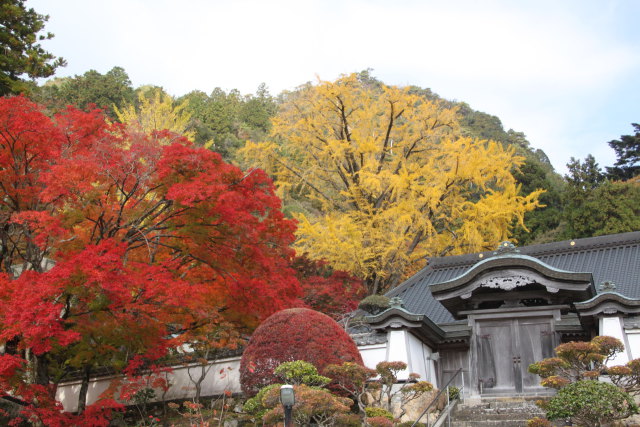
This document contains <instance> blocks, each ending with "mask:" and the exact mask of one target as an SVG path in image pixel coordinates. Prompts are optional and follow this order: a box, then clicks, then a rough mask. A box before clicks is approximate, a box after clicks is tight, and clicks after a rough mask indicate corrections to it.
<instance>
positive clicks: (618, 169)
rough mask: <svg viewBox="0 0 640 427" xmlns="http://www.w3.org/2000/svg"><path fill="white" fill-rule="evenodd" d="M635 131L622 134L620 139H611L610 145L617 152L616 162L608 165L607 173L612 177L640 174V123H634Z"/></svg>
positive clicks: (625, 177)
mask: <svg viewBox="0 0 640 427" xmlns="http://www.w3.org/2000/svg"><path fill="white" fill-rule="evenodd" d="M632 126H633V129H634V131H635V133H634V134H633V135H622V136H621V137H620V139H614V140H613V141H609V146H610V147H611V148H613V150H614V151H615V152H616V163H615V164H614V166H613V167H607V174H608V175H609V177H611V178H612V179H618V180H627V179H631V178H633V177H635V176H638V175H640V124H638V123H632Z"/></svg>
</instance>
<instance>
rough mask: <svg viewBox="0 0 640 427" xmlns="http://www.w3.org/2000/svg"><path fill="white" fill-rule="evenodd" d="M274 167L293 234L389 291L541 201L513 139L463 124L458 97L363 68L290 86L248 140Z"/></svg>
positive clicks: (486, 242) (256, 157) (259, 161)
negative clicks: (361, 73)
mask: <svg viewBox="0 0 640 427" xmlns="http://www.w3.org/2000/svg"><path fill="white" fill-rule="evenodd" d="M241 155H242V156H243V159H244V161H245V162H246V163H247V164H248V165H253V166H256V167H261V168H264V169H265V170H266V171H268V173H270V174H272V176H274V177H275V180H276V185H277V186H278V188H279V191H280V193H279V194H280V196H281V197H283V200H284V202H285V204H288V205H289V206H290V207H292V208H291V210H293V211H295V214H294V215H295V216H296V218H297V219H298V221H299V226H298V231H297V243H296V246H297V248H298V249H300V251H301V252H307V253H308V254H309V256H311V257H313V258H316V259H326V260H328V261H329V262H330V263H331V264H332V265H333V266H334V267H335V268H338V269H341V270H346V271H349V272H351V273H353V274H355V275H356V276H358V277H360V278H362V279H363V280H365V282H366V284H367V288H368V292H369V293H370V294H376V293H383V292H386V291H387V290H389V289H390V288H392V287H394V286H395V285H397V284H398V283H399V281H400V280H401V279H402V278H404V277H406V276H407V275H408V274H411V273H412V272H414V271H416V270H417V269H419V268H422V267H423V266H424V265H425V258H427V257H432V256H442V255H446V254H459V253H464V252H472V251H477V250H481V249H487V248H492V249H493V248H494V247H496V246H497V244H498V243H499V242H500V241H502V240H504V239H507V238H508V237H509V232H510V228H511V226H512V224H514V220H515V221H516V222H517V223H520V224H521V225H523V226H524V224H523V215H524V214H525V212H528V211H530V210H532V209H534V208H535V207H536V206H538V201H537V200H538V195H539V194H540V191H536V192H534V193H532V194H528V195H523V194H520V191H519V187H518V185H517V183H516V180H515V179H514V177H513V175H512V172H513V171H514V170H516V168H517V167H518V166H519V165H521V164H522V162H523V160H524V159H523V158H521V157H519V156H517V155H516V154H515V153H514V150H513V149H511V148H505V147H503V146H502V145H500V144H498V143H496V142H493V141H485V140H475V139H471V138H468V137H465V136H464V135H462V133H461V130H460V127H459V123H458V117H457V113H456V110H455V109H452V108H448V107H446V106H445V105H443V104H441V103H438V102H432V101H429V100H427V99H425V98H423V97H420V96H417V95H413V94H411V92H410V90H409V89H408V88H398V87H389V86H385V85H380V86H376V85H370V84H367V83H366V82H362V81H360V80H359V79H358V77H357V75H355V74H354V75H349V76H343V77H341V78H340V79H338V80H336V81H335V82H326V81H320V82H318V83H317V84H315V85H311V84H309V85H306V86H303V87H302V88H300V89H299V90H297V91H295V92H293V93H290V94H288V96H287V98H286V99H285V101H284V103H283V104H282V105H281V106H280V111H279V113H278V115H277V116H276V117H275V119H274V121H273V130H272V132H271V135H270V137H269V138H268V139H267V140H266V141H262V142H249V143H247V145H246V146H245V148H244V149H243V150H242V151H241Z"/></svg>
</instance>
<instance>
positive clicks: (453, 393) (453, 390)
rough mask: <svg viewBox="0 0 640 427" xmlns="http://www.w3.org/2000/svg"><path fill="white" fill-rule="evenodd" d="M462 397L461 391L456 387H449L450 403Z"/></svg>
mask: <svg viewBox="0 0 640 427" xmlns="http://www.w3.org/2000/svg"><path fill="white" fill-rule="evenodd" d="M459 397H460V389H459V388H458V387H456V386H453V385H451V386H449V401H450V402H451V401H453V400H456V399H458V398H459Z"/></svg>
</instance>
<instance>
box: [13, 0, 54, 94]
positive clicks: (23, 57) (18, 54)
mask: <svg viewBox="0 0 640 427" xmlns="http://www.w3.org/2000/svg"><path fill="white" fill-rule="evenodd" d="M24 3H25V2H24V0H3V1H2V3H0V46H2V55H1V56H0V96H3V95H8V94H12V93H21V92H27V91H28V90H29V84H28V83H27V82H26V81H25V80H24V77H25V75H26V76H27V77H29V78H32V79H34V78H38V77H49V76H51V75H53V73H54V72H55V70H56V68H58V67H61V66H64V65H65V64H66V63H65V60H64V59H62V58H56V57H55V56H54V55H52V54H51V53H49V52H47V51H46V50H44V49H43V48H42V46H40V43H39V41H42V40H48V39H51V38H53V34H52V33H46V34H38V33H40V32H41V31H42V30H43V29H44V24H45V22H47V20H48V19H49V17H48V16H47V15H40V14H39V13H37V12H36V11H35V10H33V9H32V8H29V9H27V8H26V6H25V4H24Z"/></svg>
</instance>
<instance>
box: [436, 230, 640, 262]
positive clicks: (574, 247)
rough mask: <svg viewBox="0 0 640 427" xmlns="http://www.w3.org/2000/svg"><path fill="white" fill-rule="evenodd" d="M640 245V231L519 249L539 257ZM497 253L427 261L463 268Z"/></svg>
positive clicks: (455, 256)
mask: <svg viewBox="0 0 640 427" xmlns="http://www.w3.org/2000/svg"><path fill="white" fill-rule="evenodd" d="M630 243H640V231H631V232H628V233H618V234H606V235H603V236H595V237H583V238H580V239H568V240H562V241H559V242H549V243H540V244H536V245H527V246H521V247H518V248H517V249H518V250H520V251H521V253H522V254H523V255H528V256H532V257H537V256H540V255H547V254H550V253H557V254H564V253H567V252H578V251H579V250H580V251H585V250H589V249H596V248H604V247H613V246H622V245H624V244H630ZM494 252H495V251H485V252H476V253H471V254H461V255H452V256H444V257H436V258H430V259H428V260H427V262H428V266H430V267H432V268H438V269H441V268H447V267H461V266H466V265H470V264H475V263H476V262H478V261H482V260H484V259H487V258H489V257H493V256H494Z"/></svg>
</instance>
